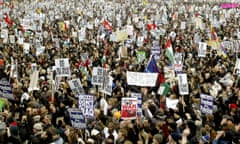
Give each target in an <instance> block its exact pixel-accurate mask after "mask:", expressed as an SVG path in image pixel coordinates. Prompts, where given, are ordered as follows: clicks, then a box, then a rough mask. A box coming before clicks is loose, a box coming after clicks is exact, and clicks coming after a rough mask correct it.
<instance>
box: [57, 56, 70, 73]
mask: <svg viewBox="0 0 240 144" xmlns="http://www.w3.org/2000/svg"><path fill="white" fill-rule="evenodd" d="M55 66H56V74H57V76H58V77H70V76H71V70H70V65H69V59H68V58H62V59H55Z"/></svg>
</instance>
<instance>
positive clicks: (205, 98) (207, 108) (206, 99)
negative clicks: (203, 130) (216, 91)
mask: <svg viewBox="0 0 240 144" xmlns="http://www.w3.org/2000/svg"><path fill="white" fill-rule="evenodd" d="M200 98H201V104H200V110H201V112H202V113H204V114H212V113H213V99H214V98H213V96H210V95H206V94H200Z"/></svg>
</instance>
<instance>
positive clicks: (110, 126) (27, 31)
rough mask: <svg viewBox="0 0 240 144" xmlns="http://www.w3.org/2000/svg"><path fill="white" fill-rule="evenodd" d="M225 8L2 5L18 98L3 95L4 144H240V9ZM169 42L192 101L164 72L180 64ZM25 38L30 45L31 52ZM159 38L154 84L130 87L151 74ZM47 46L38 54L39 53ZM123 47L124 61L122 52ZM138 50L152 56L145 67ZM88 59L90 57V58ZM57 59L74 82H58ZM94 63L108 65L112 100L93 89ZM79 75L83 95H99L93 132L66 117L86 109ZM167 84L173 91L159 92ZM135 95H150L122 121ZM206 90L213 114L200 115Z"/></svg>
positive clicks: (0, 125)
mask: <svg viewBox="0 0 240 144" xmlns="http://www.w3.org/2000/svg"><path fill="white" fill-rule="evenodd" d="M221 3H224V2H222V1H221V2H216V1H208V2H207V1H199V2H198V1H191V2H189V1H184V2H182V1H176V0H175V1H153V0H152V1H150V0H149V1H147V0H142V1H138V0H133V1H113V2H112V1H97V0H90V1H76V0H70V1H61V0H49V1H42V0H35V1H34V0H32V1H24V2H18V1H11V2H1V3H0V7H1V10H0V12H1V13H0V16H1V21H0V22H1V29H0V31H1V38H0V49H1V51H0V66H1V67H0V69H1V74H0V77H1V80H6V81H9V82H10V84H11V87H12V93H13V96H14V99H7V98H6V97H4V96H2V95H1V96H2V98H1V99H0V108H1V117H0V118H1V119H0V143H2V144H22V143H26V144H40V143H42V144H43V143H51V144H64V143H68V144H85V143H86V144H100V143H101V144H102V143H106V144H135V143H137V144H148V143H153V144H166V143H167V144H175V143H181V144H198V143H199V144H210V143H213V144H238V143H240V108H239V107H240V81H239V76H238V73H235V72H234V70H235V68H236V66H235V65H236V63H235V62H236V61H237V59H239V54H238V53H239V50H240V41H239V40H240V34H239V33H240V27H239V25H240V10H239V8H238V7H236V8H228V9H223V8H221ZM199 21H200V22H199ZM182 22H184V26H182ZM129 25H130V26H133V29H132V34H130V32H129V33H128V32H127V33H128V35H127V37H126V38H119V37H118V38H117V39H119V40H113V39H114V38H113V37H112V34H113V33H114V32H116V31H121V30H125V29H126V26H129ZM213 29H214V36H215V37H217V38H216V39H217V40H218V41H219V42H224V41H227V42H229V43H230V44H231V45H224V47H225V49H226V51H225V53H224V54H225V55H223V54H222V53H223V52H222V51H221V50H219V49H218V48H216V47H215V48H214V45H212V44H211V43H210V42H209V41H210V40H216V39H214V38H212V34H213V33H212V32H213ZM5 30H8V33H7V36H6V35H4V34H6V33H3V32H4V31H5ZM158 30H159V31H161V33H158ZM11 36H13V37H11ZM141 37H143V39H142V40H139V38H141ZM169 39H170V42H171V45H172V48H173V52H178V53H181V54H182V55H183V59H182V65H183V67H182V71H181V72H180V73H186V74H187V78H188V87H189V94H187V95H181V94H180V93H179V89H178V82H177V79H175V76H176V74H177V73H179V72H177V71H175V73H174V77H171V78H167V77H166V75H167V74H166V72H165V71H164V68H165V67H173V63H172V62H171V59H170V58H169V57H168V55H166V54H165V53H166V43H167V41H168V40H169ZM14 40H15V41H14ZM21 41H23V42H24V43H28V44H29V45H30V46H29V50H28V51H27V52H26V51H25V48H24V43H22V42H21ZM156 41H157V42H158V47H159V51H161V54H160V55H159V59H156V63H157V69H158V73H159V75H158V77H159V78H158V80H157V83H156V85H155V86H154V87H140V86H133V85H128V83H127V75H126V73H127V71H133V72H145V69H146V66H147V64H148V62H149V59H150V57H151V48H152V47H153V45H154V43H153V42H156ZM199 42H205V43H207V49H206V57H199V56H198V52H199V51H198V50H199ZM233 42H236V43H233ZM42 47H44V49H43V50H42V51H40V50H39V49H38V48H42ZM123 47H124V48H126V53H125V54H126V55H125V56H124V57H123V56H122V55H123V54H122V53H121V52H120V51H121V50H122V48H123ZM138 51H144V52H145V53H146V58H145V59H143V60H142V61H140V62H139V61H138V56H137V52H138ZM85 53H87V54H88V57H87V59H83V58H82V54H85ZM57 58H69V64H70V69H71V77H61V78H60V79H58V80H57V79H55V76H56V73H55V72H54V66H55V59H57ZM33 63H35V64H36V67H37V70H38V71H39V75H38V79H37V80H38V81H37V86H38V89H34V90H29V87H30V81H31V77H30V76H31V75H32V72H33V69H32V68H33V65H32V64H33ZM93 67H104V68H106V69H108V73H109V74H110V75H111V77H112V78H113V86H112V92H111V95H106V94H104V93H102V92H101V91H99V86H96V85H93V84H92V83H91V76H92V70H93ZM52 71H53V74H51V72H52ZM73 78H79V79H80V80H81V84H82V87H83V89H84V93H85V94H90V95H94V117H92V118H87V119H86V128H85V129H76V128H74V127H73V126H72V123H71V120H70V116H69V113H68V111H67V110H68V109H69V108H78V97H76V96H75V95H74V93H73V91H72V90H71V88H70V87H69V85H68V82H67V81H68V80H69V79H73ZM57 82H59V84H56V83H57ZM163 83H164V84H168V85H169V89H170V90H169V92H168V93H166V94H159V92H158V89H159V86H160V85H161V84H163ZM131 92H135V93H141V94H142V115H141V116H139V115H137V116H136V118H135V119H131V120H123V119H121V99H122V98H123V97H129V96H130V93H131ZM201 94H207V95H210V96H212V97H213V105H212V113H210V114H206V113H203V112H201V110H200V105H201V97H200V95H201ZM167 99H171V100H178V103H177V105H176V108H172V107H171V108H170V107H168V105H167V104H166V101H167ZM103 100H104V101H105V102H106V103H107V112H104V110H105V108H103V105H102V101H103ZM106 113H107V114H106Z"/></svg>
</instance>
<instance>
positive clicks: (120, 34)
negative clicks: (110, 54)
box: [116, 30, 128, 42]
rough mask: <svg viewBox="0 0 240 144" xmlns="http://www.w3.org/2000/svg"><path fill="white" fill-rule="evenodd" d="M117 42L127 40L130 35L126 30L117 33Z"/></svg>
mask: <svg viewBox="0 0 240 144" xmlns="http://www.w3.org/2000/svg"><path fill="white" fill-rule="evenodd" d="M116 37H117V41H118V42H121V41H124V40H126V39H127V37H128V34H127V32H126V31H125V30H120V31H116Z"/></svg>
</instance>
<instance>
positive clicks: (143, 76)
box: [127, 71, 158, 87]
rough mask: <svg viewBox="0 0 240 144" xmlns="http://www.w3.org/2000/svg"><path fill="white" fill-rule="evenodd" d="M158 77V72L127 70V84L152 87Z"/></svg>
mask: <svg viewBox="0 0 240 144" xmlns="http://www.w3.org/2000/svg"><path fill="white" fill-rule="evenodd" d="M157 78H158V73H141V72H131V71H127V83H128V85H136V86H149V87H154V86H155V85H156V81H157Z"/></svg>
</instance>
